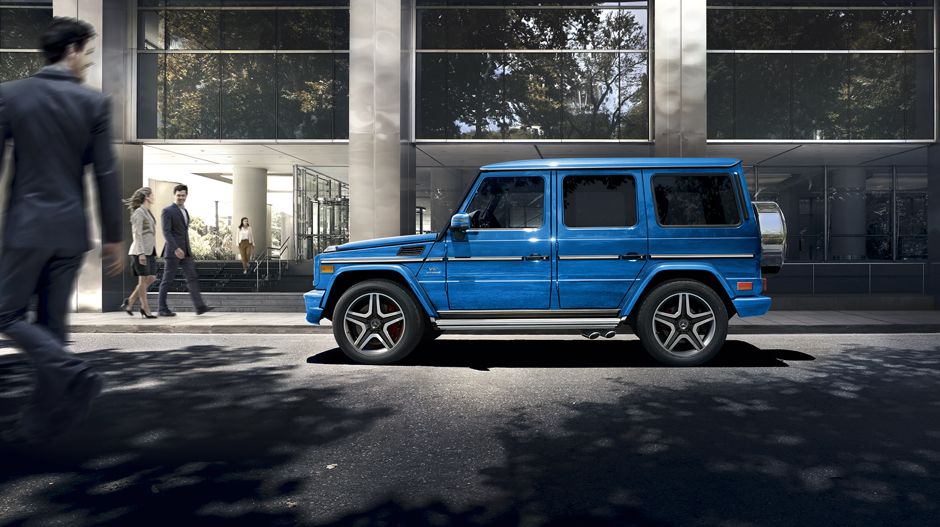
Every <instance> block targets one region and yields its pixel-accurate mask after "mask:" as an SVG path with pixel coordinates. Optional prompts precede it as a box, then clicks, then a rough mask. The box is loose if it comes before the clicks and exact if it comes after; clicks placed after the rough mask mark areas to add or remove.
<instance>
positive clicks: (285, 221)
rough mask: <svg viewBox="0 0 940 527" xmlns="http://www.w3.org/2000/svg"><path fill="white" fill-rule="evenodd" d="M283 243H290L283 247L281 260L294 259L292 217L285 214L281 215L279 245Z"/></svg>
mask: <svg viewBox="0 0 940 527" xmlns="http://www.w3.org/2000/svg"><path fill="white" fill-rule="evenodd" d="M285 241H288V242H290V243H288V244H287V246H286V247H284V252H282V253H281V260H293V259H294V217H293V216H291V215H290V214H288V213H286V212H282V213H281V244H282V245H283V244H284V242H285Z"/></svg>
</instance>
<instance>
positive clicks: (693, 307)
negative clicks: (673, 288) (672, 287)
mask: <svg viewBox="0 0 940 527" xmlns="http://www.w3.org/2000/svg"><path fill="white" fill-rule="evenodd" d="M652 325H653V328H652V329H653V335H654V336H655V337H656V340H657V341H658V342H659V345H660V346H662V347H663V349H665V350H666V351H668V352H670V353H676V354H688V355H694V354H695V353H699V352H701V351H702V350H703V349H705V347H706V346H708V345H709V344H710V343H711V341H712V339H713V338H714V336H715V328H716V324H715V313H714V312H713V311H712V308H711V306H709V305H708V302H706V301H705V300H703V299H702V297H700V296H698V295H694V294H692V293H676V294H674V295H671V296H669V297H667V298H666V299H665V300H663V301H662V302H660V303H659V305H658V306H656V310H655V311H654V312H653V320H652Z"/></svg>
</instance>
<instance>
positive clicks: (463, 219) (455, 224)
mask: <svg viewBox="0 0 940 527" xmlns="http://www.w3.org/2000/svg"><path fill="white" fill-rule="evenodd" d="M469 228H470V215H469V214H454V217H453V218H451V219H450V232H452V233H454V239H455V240H457V241H458V242H459V241H463V239H464V238H466V237H467V229H469Z"/></svg>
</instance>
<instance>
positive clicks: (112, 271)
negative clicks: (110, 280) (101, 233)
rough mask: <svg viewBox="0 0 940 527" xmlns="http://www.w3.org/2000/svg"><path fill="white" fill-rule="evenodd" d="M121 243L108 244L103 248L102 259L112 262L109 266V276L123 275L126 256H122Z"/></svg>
mask: <svg viewBox="0 0 940 527" xmlns="http://www.w3.org/2000/svg"><path fill="white" fill-rule="evenodd" d="M121 245H122V244H121V242H113V243H106V244H104V246H103V247H101V259H102V260H111V263H109V264H107V272H108V276H115V275H118V274H121V271H123V270H124V255H122V254H121Z"/></svg>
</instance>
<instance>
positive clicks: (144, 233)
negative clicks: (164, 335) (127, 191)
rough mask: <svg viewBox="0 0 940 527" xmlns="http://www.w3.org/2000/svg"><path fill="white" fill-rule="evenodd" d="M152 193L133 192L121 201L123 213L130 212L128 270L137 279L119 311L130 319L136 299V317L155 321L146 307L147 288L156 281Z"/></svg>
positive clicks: (149, 191)
mask: <svg viewBox="0 0 940 527" xmlns="http://www.w3.org/2000/svg"><path fill="white" fill-rule="evenodd" d="M153 201H154V196H153V191H152V190H150V188H149V187H142V188H139V189H137V190H136V191H134V195H133V196H131V197H130V198H129V199H126V200H124V203H125V204H126V205H127V209H128V210H130V211H131V227H132V232H133V236H134V241H133V242H131V249H130V250H129V251H128V252H127V254H129V255H130V257H131V268H132V270H133V273H134V276H136V277H137V287H136V288H135V289H134V292H133V293H131V296H129V297H128V298H125V299H124V303H123V304H121V309H124V310H125V311H127V314H128V315H133V311H132V308H133V306H134V301H135V300H137V299H140V316H141V317H145V318H157V317H156V316H155V315H153V314H152V313H151V312H150V306H149V305H147V288H148V287H150V284H152V283H153V282H154V280H156V279H157V247H156V245H157V238H156V233H157V220H156V219H155V218H154V217H153V214H152V213H151V212H150V205H152V204H153Z"/></svg>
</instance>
